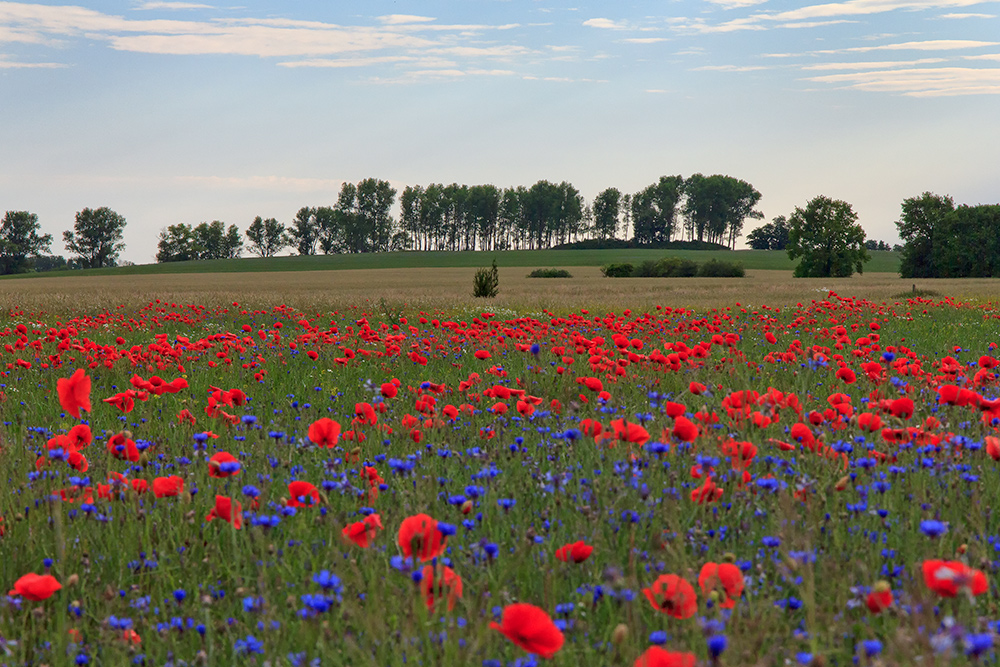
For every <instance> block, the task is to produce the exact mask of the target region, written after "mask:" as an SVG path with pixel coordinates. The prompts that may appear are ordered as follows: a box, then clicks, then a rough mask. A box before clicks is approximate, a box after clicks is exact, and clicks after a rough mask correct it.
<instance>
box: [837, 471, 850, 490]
mask: <svg viewBox="0 0 1000 667" xmlns="http://www.w3.org/2000/svg"><path fill="white" fill-rule="evenodd" d="M850 483H851V477H850V475H844V476H843V477H841V478H840V479H838V480H837V483H836V484H834V485H833V488H834V489H836V490H837V491H843V490H844V489H846V488H847V487H848V485H850Z"/></svg>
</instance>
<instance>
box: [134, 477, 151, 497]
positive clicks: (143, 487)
mask: <svg viewBox="0 0 1000 667" xmlns="http://www.w3.org/2000/svg"><path fill="white" fill-rule="evenodd" d="M132 489H133V490H134V491H135V492H136V493H139V494H142V493H146V491H148V490H149V482H147V481H146V480H144V479H133V480H132Z"/></svg>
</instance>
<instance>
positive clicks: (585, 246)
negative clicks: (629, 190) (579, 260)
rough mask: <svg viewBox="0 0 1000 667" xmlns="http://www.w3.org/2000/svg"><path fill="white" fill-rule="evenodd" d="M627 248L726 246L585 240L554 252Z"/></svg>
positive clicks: (676, 242) (720, 248)
mask: <svg viewBox="0 0 1000 667" xmlns="http://www.w3.org/2000/svg"><path fill="white" fill-rule="evenodd" d="M626 248H636V249H639V248H641V249H656V250H725V251H727V252H728V251H729V248H727V247H726V246H724V245H719V244H718V243H709V242H708V241H680V240H674V241H664V242H662V243H639V242H638V241H636V240H635V239H629V240H628V241H625V240H623V239H584V240H583V241H573V242H571V243H560V244H558V245H554V246H552V248H551V249H552V250H620V249H626Z"/></svg>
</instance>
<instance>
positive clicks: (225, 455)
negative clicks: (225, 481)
mask: <svg viewBox="0 0 1000 667" xmlns="http://www.w3.org/2000/svg"><path fill="white" fill-rule="evenodd" d="M223 463H236V464H239V459H237V458H236V457H235V456H233V455H232V454H230V453H229V452H217V453H215V454H213V455H212V458H210V459H209V460H208V476H209V477H219V478H224V477H232V476H233V475H239V474H240V469H239V468H237V469H236V470H232V471H230V470H223V469H222V464H223ZM227 467H228V466H227Z"/></svg>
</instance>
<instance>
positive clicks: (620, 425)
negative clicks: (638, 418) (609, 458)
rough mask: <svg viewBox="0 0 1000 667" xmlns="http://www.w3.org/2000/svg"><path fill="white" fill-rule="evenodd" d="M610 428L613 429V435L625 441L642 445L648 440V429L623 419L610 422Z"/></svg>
mask: <svg viewBox="0 0 1000 667" xmlns="http://www.w3.org/2000/svg"><path fill="white" fill-rule="evenodd" d="M611 428H612V429H614V431H615V437H616V438H617V439H618V440H624V441H625V442H633V443H635V444H637V445H644V444H646V441H647V440H649V431H647V430H646V429H644V428H643V427H642V426H640V425H639V424H633V423H632V422H627V421H625V420H624V419H615V420H613V421H612V422H611Z"/></svg>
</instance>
